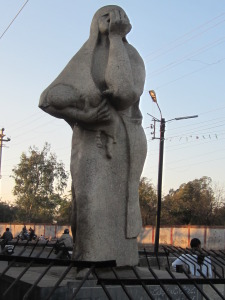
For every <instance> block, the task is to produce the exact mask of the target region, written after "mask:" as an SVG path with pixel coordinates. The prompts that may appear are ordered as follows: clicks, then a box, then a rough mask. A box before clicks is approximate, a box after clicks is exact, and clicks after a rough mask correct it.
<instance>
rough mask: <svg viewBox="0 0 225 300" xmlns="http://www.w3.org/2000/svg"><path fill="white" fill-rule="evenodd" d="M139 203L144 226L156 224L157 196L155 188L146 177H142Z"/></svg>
mask: <svg viewBox="0 0 225 300" xmlns="http://www.w3.org/2000/svg"><path fill="white" fill-rule="evenodd" d="M139 203H140V208H141V216H142V224H143V226H145V225H152V224H155V221H156V219H155V218H156V206H157V194H156V190H155V187H154V186H153V184H152V183H151V182H150V181H149V180H148V179H147V178H146V177H142V178H141V180H140V183H139Z"/></svg>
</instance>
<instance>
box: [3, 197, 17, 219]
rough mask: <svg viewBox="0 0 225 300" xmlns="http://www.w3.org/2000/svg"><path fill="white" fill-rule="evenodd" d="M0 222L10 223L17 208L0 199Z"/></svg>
mask: <svg viewBox="0 0 225 300" xmlns="http://www.w3.org/2000/svg"><path fill="white" fill-rule="evenodd" d="M0 211H1V213H0V222H2V223H11V222H13V220H14V219H15V215H16V212H17V208H16V207H15V206H13V205H10V204H9V203H6V202H3V201H1V200H0Z"/></svg>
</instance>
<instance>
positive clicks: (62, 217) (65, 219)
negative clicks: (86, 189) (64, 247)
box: [55, 195, 72, 225]
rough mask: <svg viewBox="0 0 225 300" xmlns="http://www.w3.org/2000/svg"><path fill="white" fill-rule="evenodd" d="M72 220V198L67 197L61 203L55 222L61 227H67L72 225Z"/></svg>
mask: <svg viewBox="0 0 225 300" xmlns="http://www.w3.org/2000/svg"><path fill="white" fill-rule="evenodd" d="M71 218H72V196H71V195H70V196H69V197H67V196H65V197H64V199H63V200H62V201H61V203H60V205H59V207H58V209H57V213H56V216H55V220H56V221H57V224H60V225H67V224H71Z"/></svg>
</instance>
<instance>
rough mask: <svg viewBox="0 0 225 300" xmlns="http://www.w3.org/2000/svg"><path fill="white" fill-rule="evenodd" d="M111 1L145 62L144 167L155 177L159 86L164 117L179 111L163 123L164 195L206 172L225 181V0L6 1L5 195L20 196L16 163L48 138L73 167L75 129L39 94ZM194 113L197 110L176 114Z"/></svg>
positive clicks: (2, 14) (2, 7)
mask: <svg viewBox="0 0 225 300" xmlns="http://www.w3.org/2000/svg"><path fill="white" fill-rule="evenodd" d="M109 4H115V5H119V6H121V7H122V8H123V9H124V10H125V12H126V13H127V15H128V17H129V19H130V22H131V24H132V30H131V32H130V33H129V34H128V36H127V40H128V42H129V43H130V44H132V45H133V46H134V47H135V48H136V49H137V50H138V52H139V53H140V55H141V56H142V58H143V60H144V63H145V68H146V81H145V87H144V92H143V94H142V96H141V105H140V108H141V111H142V114H143V127H144V129H145V133H146V137H147V141H148V154H147V158H146V162H145V166H144V169H143V173H142V176H144V177H147V178H148V179H149V180H150V181H151V182H152V183H153V184H154V185H155V186H157V177H158V161H159V140H158V139H152V137H153V135H152V134H151V132H152V129H151V128H150V127H151V124H153V121H152V117H151V116H154V117H156V118H157V119H160V113H159V110H158V107H157V105H156V104H155V103H154V102H152V100H151V98H150V96H149V93H148V91H149V90H152V89H153V90H155V92H156V95H157V100H158V104H159V107H160V109H161V112H162V116H163V118H165V120H166V121H169V120H171V119H172V121H169V122H166V131H165V141H164V163H163V183H162V187H163V194H164V195H166V194H167V193H168V191H169V190H170V189H177V188H179V186H180V185H181V184H182V183H187V182H188V181H192V180H194V179H199V178H201V177H202V176H208V177H211V178H212V180H213V183H215V184H217V185H219V186H221V187H225V176H224V168H225V151H224V150H225V101H224V100H225V99H224V97H225V96H224V95H225V1H223V0H214V1H213V0H198V1H196V0H188V1H187V0H186V1H180V0H170V1H165V0H157V1H153V0H148V1H146V0H139V1H136V0H129V1H128V0H121V1H106V0H105V1H102V0H95V1H93V0H82V1H80V0H64V1H63V0H54V1H53V0H38V1H34V0H29V1H24V0H23V1H22V0H10V1H9V0H0V103H1V106H0V128H5V131H4V133H5V135H6V138H10V139H11V140H10V141H9V142H7V143H4V147H3V151H2V161H1V174H2V178H1V179H0V199H1V200H3V201H6V202H11V201H13V200H14V196H13V194H12V189H13V187H14V179H13V178H12V177H11V176H12V169H13V168H14V167H15V166H16V165H17V164H18V163H19V162H20V156H21V154H22V152H26V153H27V152H28V149H29V147H30V146H36V147H38V148H39V149H40V150H41V149H42V148H43V146H44V143H45V142H48V143H49V144H50V145H51V151H52V152H54V153H55V154H56V155H57V158H58V160H60V161H62V162H63V163H64V164H65V168H66V170H67V171H69V169H70V150H71V137H72V131H71V128H70V127H69V125H67V123H66V122H65V121H63V120H60V119H57V118H54V117H52V116H50V115H48V114H46V113H44V112H43V111H42V110H40V109H39V108H38V102H39V98H40V94H41V93H42V91H43V90H44V89H45V88H46V87H47V86H48V85H49V84H50V83H51V82H52V81H53V80H54V79H55V78H56V77H57V75H58V74H59V73H60V72H61V71H62V69H63V68H64V67H65V65H66V64H67V63H68V62H69V60H70V59H71V58H72V57H73V56H74V54H75V53H76V52H77V51H78V50H79V49H80V48H81V46H82V45H83V43H84V42H85V41H86V40H87V39H88V36H89V29H90V24H91V20H92V17H93V15H94V13H95V12H96V11H97V10H98V9H99V8H100V7H102V6H105V5H109ZM22 7H23V8H22ZM21 8H22V10H21ZM15 17H16V18H15ZM13 20H14V21H13ZM12 21H13V22H12ZM10 24H11V25H10ZM193 115H198V118H191V119H186V120H179V121H178V120H175V118H178V117H184V116H193ZM156 137H159V122H157V123H156ZM69 186H70V184H69Z"/></svg>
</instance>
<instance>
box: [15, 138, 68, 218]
mask: <svg viewBox="0 0 225 300" xmlns="http://www.w3.org/2000/svg"><path fill="white" fill-rule="evenodd" d="M12 172H13V176H12V177H13V178H14V179H15V186H14V189H13V193H14V195H15V196H16V201H15V203H16V205H17V207H18V208H19V210H18V215H17V218H18V221H23V222H52V221H53V219H54V213H55V209H56V207H57V206H58V205H60V204H61V203H62V201H63V198H62V195H63V192H64V190H65V188H66V187H67V179H68V174H67V172H66V171H65V168H64V165H63V163H62V162H58V161H57V157H56V155H55V154H53V153H50V145H49V144H48V143H45V145H44V147H43V149H42V150H41V151H39V150H38V148H36V147H35V146H34V147H30V148H29V153H28V154H26V153H24V152H23V153H22V155H21V157H20V163H19V164H18V165H17V166H16V167H15V168H14V169H13V170H12Z"/></svg>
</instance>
